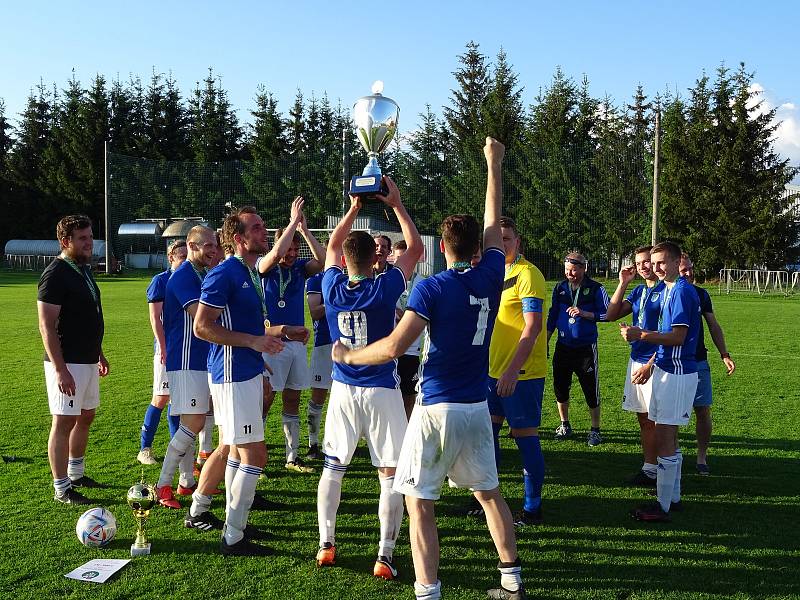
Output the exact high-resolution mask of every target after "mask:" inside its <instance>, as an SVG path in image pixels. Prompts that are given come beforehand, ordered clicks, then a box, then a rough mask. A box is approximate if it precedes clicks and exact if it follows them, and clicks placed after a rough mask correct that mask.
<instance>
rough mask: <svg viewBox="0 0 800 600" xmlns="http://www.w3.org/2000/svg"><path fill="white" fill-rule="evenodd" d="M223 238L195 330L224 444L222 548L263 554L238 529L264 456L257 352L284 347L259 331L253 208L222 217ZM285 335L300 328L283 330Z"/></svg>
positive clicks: (263, 239) (260, 245) (259, 227)
mask: <svg viewBox="0 0 800 600" xmlns="http://www.w3.org/2000/svg"><path fill="white" fill-rule="evenodd" d="M222 237H223V239H224V240H226V242H227V243H229V244H230V245H231V246H233V249H234V251H235V254H234V256H232V257H230V258H228V259H226V260H225V261H223V262H222V263H220V264H219V265H218V266H217V267H216V268H214V269H213V270H212V271H211V272H209V273H208V275H207V276H206V277H205V279H204V280H203V287H202V290H201V294H200V306H199V308H198V309H197V314H196V315H195V318H194V334H195V335H196V336H197V337H199V338H201V339H204V340H206V341H208V342H211V344H212V346H211V352H210V359H209V362H210V366H211V370H210V376H211V386H210V387H211V394H212V396H213V398H214V415H215V418H216V421H217V423H218V425H219V428H220V433H221V440H220V443H221V444H223V445H228V446H230V453H229V455H228V462H227V467H226V469H225V496H226V498H225V525H224V527H223V534H222V540H221V542H220V549H221V551H222V553H223V554H226V555H229V554H236V555H265V554H268V553H269V550H268V549H267V548H265V547H264V546H261V545H258V544H255V543H253V542H252V541H251V540H249V539H247V538H246V537H245V535H244V530H245V527H246V526H247V517H248V514H249V512H250V507H251V505H252V503H253V498H254V496H255V491H256V485H257V483H258V478H259V476H260V475H261V471H262V469H263V468H264V464H265V463H266V459H267V447H266V445H265V444H264V421H263V381H264V377H263V375H262V373H263V370H264V359H263V356H262V352H267V353H275V352H279V351H280V350H281V349H282V348H283V342H282V341H281V340H280V338H279V337H276V336H273V335H267V334H266V331H267V329H266V327H267V326H268V325H269V323H268V322H265V321H266V317H267V306H266V301H265V299H264V289H263V287H262V286H261V278H260V277H259V274H258V271H257V270H256V269H255V263H256V260H257V259H258V257H259V256H261V255H262V254H264V253H265V252H266V251H267V230H266V228H265V227H264V222H263V221H262V220H261V217H260V216H258V213H257V212H256V210H255V209H254V208H253V207H251V206H248V207H244V208H241V209H239V210H237V211H235V212H233V213H231V214H230V215H228V216H227V217H226V218H225V222H224V224H223V236H222ZM283 334H284V335H287V336H288V337H290V338H296V337H300V338H301V339H302V338H303V337H307V336H308V331H307V330H306V329H305V328H289V327H286V328H283Z"/></svg>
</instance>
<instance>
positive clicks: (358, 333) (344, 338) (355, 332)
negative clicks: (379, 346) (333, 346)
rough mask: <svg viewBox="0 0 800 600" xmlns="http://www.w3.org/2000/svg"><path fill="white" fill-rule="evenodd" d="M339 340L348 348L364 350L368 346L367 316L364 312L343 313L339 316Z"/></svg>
mask: <svg viewBox="0 0 800 600" xmlns="http://www.w3.org/2000/svg"><path fill="white" fill-rule="evenodd" d="M337 320H338V321H339V333H341V334H342V335H341V337H340V338H339V339H340V340H341V342H342V343H343V344H344V345H345V346H347V347H348V348H363V347H364V346H366V345H367V315H366V313H364V311H361V310H353V311H343V312H340V313H339V314H338V315H337Z"/></svg>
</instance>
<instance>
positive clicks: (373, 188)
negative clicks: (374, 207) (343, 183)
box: [350, 175, 389, 202]
mask: <svg viewBox="0 0 800 600" xmlns="http://www.w3.org/2000/svg"><path fill="white" fill-rule="evenodd" d="M388 193H389V190H388V189H387V188H386V186H384V185H383V182H382V180H381V176H380V175H356V176H354V177H353V178H352V179H351V180H350V195H351V196H358V197H359V198H360V199H361V200H362V201H364V200H375V201H378V202H380V200H378V199H377V198H376V194H381V195H383V196H385V195H387V194H388Z"/></svg>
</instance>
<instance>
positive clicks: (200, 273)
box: [189, 261, 206, 284]
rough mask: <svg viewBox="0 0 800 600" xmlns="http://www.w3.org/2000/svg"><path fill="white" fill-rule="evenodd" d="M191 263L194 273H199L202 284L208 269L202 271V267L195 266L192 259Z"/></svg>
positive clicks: (198, 276)
mask: <svg viewBox="0 0 800 600" xmlns="http://www.w3.org/2000/svg"><path fill="white" fill-rule="evenodd" d="M189 264H190V265H192V270H193V271H194V274H195V275H197V278H198V279H199V280H200V283H201V284H202V283H203V278H204V277H205V276H206V270H205V269H203V270H202V271H201V270H200V269H198V268H197V267H195V266H194V263H193V262H192V261H189Z"/></svg>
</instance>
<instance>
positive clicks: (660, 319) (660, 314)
mask: <svg viewBox="0 0 800 600" xmlns="http://www.w3.org/2000/svg"><path fill="white" fill-rule="evenodd" d="M674 287H675V286H674V285H673V286H672V288H674ZM672 288H669V289H668V290H667V294H666V296H665V297H664V301H663V302H662V303H661V310H659V311H658V331H659V332H661V323H663V322H664V309H665V308H666V306H667V303H668V302H669V298H670V296H672Z"/></svg>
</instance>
